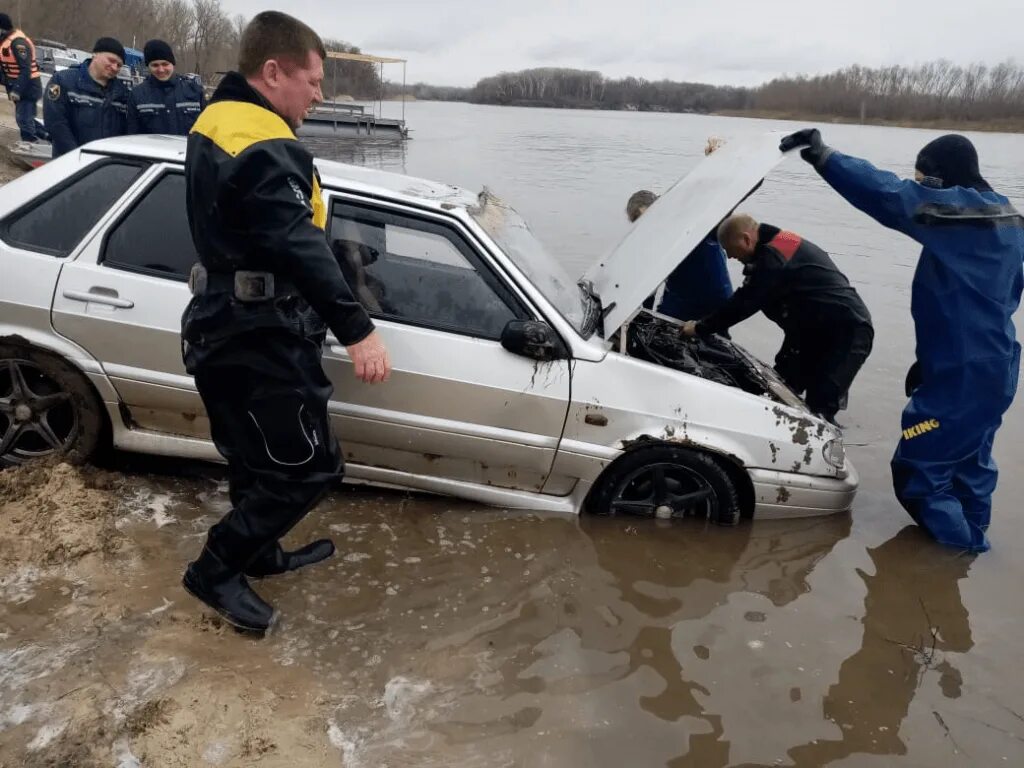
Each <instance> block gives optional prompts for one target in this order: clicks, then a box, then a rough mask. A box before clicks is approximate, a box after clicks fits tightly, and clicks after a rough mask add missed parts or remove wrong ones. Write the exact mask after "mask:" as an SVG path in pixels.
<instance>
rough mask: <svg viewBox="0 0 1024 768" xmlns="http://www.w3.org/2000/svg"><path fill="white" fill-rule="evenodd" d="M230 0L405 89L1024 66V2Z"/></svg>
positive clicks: (737, 80) (234, 9)
mask: <svg viewBox="0 0 1024 768" xmlns="http://www.w3.org/2000/svg"><path fill="white" fill-rule="evenodd" d="M222 2H223V6H224V8H225V9H226V10H228V11H229V12H230V13H232V14H236V13H241V14H243V15H245V16H246V17H252V16H253V15H255V14H256V13H258V12H259V11H261V10H267V9H276V10H283V11H286V12H288V13H291V14H292V15H295V16H298V17H299V18H301V19H302V20H303V21H305V22H307V23H308V24H310V25H311V26H313V27H314V29H316V30H317V31H318V32H319V33H320V34H321V35H322V36H324V37H333V38H340V39H343V40H346V41H348V42H351V43H353V44H355V45H358V46H360V47H361V48H362V49H363V51H365V52H367V53H375V54H380V55H391V56H398V57H402V58H407V59H409V82H420V81H422V82H429V83H433V84H436V85H472V84H474V83H475V82H476V81H477V80H478V79H479V78H481V77H485V76H487V75H492V74H496V73H498V72H500V71H502V70H509V71H511V70H517V69H525V68H527V67H536V66H559V67H578V68H582V69H597V70H600V71H601V72H603V73H604V74H605V75H607V76H609V77H622V76H625V75H636V76H638V77H645V78H648V79H652V80H655V79H661V78H668V79H671V80H691V81H700V82H709V83H716V84H732V85H756V84H758V83H761V82H763V81H765V80H767V79H770V78H771V77H773V76H775V75H779V74H786V73H788V74H796V73H818V72H826V71H830V70H833V69H836V68H838V67H842V66H846V65H848V64H853V63H859V64H864V65H868V66H880V65H885V64H914V63H916V62H923V61H928V60H931V59H937V58H942V57H944V58H948V59H951V60H953V61H955V62H957V63H968V62H971V61H984V62H986V63H996V62H998V61H1002V60H1005V59H1007V58H1013V57H1015V56H1017V57H1020V58H1022V59H1024V0H1014V1H1012V2H1011V1H1010V0H974V1H973V2H970V1H965V0H958V1H957V2H952V1H951V0H930V1H929V2H923V1H922V0H845V1H843V2H836V1H835V0H818V2H813V1H812V0H801V1H800V2H779V0H706V1H705V2H693V0H674V1H673V0H662V1H660V2H659V1H657V0H518V1H517V2H504V1H503V0H492V1H491V2H488V1H487V0H365V2H358V1H354V0H334V1H325V0H288V2H287V3H282V2H277V3H274V2H267V1H266V0H222ZM384 74H385V77H387V78H388V79H400V78H401V71H400V69H397V68H395V67H392V68H390V71H389V68H387V67H385V71H384Z"/></svg>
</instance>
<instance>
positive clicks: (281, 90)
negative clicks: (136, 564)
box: [182, 11, 390, 632]
mask: <svg viewBox="0 0 1024 768" xmlns="http://www.w3.org/2000/svg"><path fill="white" fill-rule="evenodd" d="M325 57H326V52H325V50H324V46H323V43H322V42H321V40H320V38H319V37H318V36H317V34H316V33H315V32H314V31H313V30H312V29H310V28H309V27H308V26H306V25H305V24H303V23H302V22H300V21H299V20H297V19H294V18H292V17H291V16H288V15H286V14H283V13H278V12H275V11H266V12H263V13H260V14H257V15H256V16H255V17H254V18H253V19H252V21H251V22H249V25H248V26H247V27H246V29H245V31H244V32H243V34H242V39H241V44H240V53H239V66H238V69H239V71H238V72H230V73H228V74H227V75H226V76H225V77H224V79H223V80H222V81H221V83H220V85H219V86H218V88H217V90H216V92H215V93H214V95H213V97H212V99H211V103H210V105H209V106H208V107H207V108H206V109H205V110H204V111H203V113H202V115H200V117H199V120H198V121H197V122H196V124H195V127H194V128H193V129H192V133H191V134H190V135H189V139H188V149H187V153H186V158H185V174H186V197H187V205H188V215H189V224H190V227H191V230H192V239H193V241H194V243H195V246H196V250H197V252H198V254H199V261H200V264H198V265H197V266H196V268H194V269H193V275H192V280H191V286H192V291H193V294H194V295H193V298H192V300H191V302H190V303H189V305H188V307H187V308H186V310H185V313H184V315H183V317H182V341H183V345H182V346H183V356H184V361H185V367H186V368H187V370H188V372H189V373H191V374H192V375H193V376H194V377H195V383H196V387H197V389H198V390H199V394H200V395H201V396H202V399H203V403H204V405H205V406H206V411H207V413H208V414H209V418H210V430H211V433H212V437H213V441H214V444H215V445H216V446H217V449H218V450H219V451H220V452H221V454H222V455H223V456H224V458H225V459H226V460H227V462H228V469H229V482H230V492H231V502H232V509H231V511H230V512H229V513H228V514H227V515H225V516H224V518H223V519H222V520H220V522H218V523H217V524H216V525H214V526H213V528H211V529H210V532H209V535H208V537H207V540H206V545H205V547H204V548H203V551H202V553H201V554H200V555H199V557H198V558H197V559H196V560H195V561H194V562H192V563H190V564H189V566H188V568H187V570H186V572H185V575H184V577H183V584H184V586H185V588H186V589H187V590H188V591H189V592H191V593H192V594H193V595H194V596H195V597H197V598H199V599H200V600H201V601H203V602H204V603H206V605H208V606H209V607H211V608H213V609H214V610H215V611H217V612H218V613H219V614H220V615H221V616H223V617H224V618H225V619H226V620H227V621H229V622H231V623H232V624H234V625H235V626H237V627H240V628H242V629H246V630H252V631H257V632H259V631H264V630H266V629H267V627H268V626H269V625H270V623H271V621H272V619H273V615H274V611H273V608H271V606H270V605H268V604H267V603H266V602H264V601H263V600H262V599H261V598H260V596H259V595H257V594H256V592H255V591H253V589H252V588H251V587H250V586H249V583H248V580H247V577H258V576H268V575H272V574H278V573H284V572H285V571H290V570H294V569H296V568H300V567H302V566H305V565H309V564H311V563H315V562H318V561H320V560H323V559H324V558H327V557H330V556H331V555H332V554H333V553H334V544H333V543H332V542H331V541H330V540H326V539H324V540H320V541H315V542H313V543H311V544H309V545H307V546H305V547H302V548H301V549H299V550H296V551H293V552H286V551H285V550H284V549H283V548H282V547H281V544H280V543H279V542H280V539H281V537H282V536H284V535H285V534H286V533H287V532H288V531H289V530H290V529H291V528H292V526H294V525H295V524H296V523H298V522H299V520H301V519H302V518H303V517H304V516H305V515H306V513H307V512H309V510H310V509H312V507H313V506H314V505H315V504H316V503H317V501H318V500H319V499H320V497H321V495H322V494H323V493H324V492H325V491H326V490H327V489H328V488H329V487H330V486H331V485H332V484H333V483H335V482H337V480H338V479H339V478H340V477H341V474H342V459H341V453H340V451H339V450H338V444H337V441H336V439H335V437H334V434H333V431H332V429H331V423H330V419H329V416H328V411H327V407H328V401H329V400H330V396H331V392H332V386H331V383H330V381H329V380H328V379H327V377H326V376H325V375H324V371H323V368H322V366H321V345H322V343H323V341H324V339H325V336H326V330H327V328H330V330H331V331H332V332H333V333H334V335H335V336H336V337H337V339H338V341H339V342H340V343H341V344H343V345H345V346H346V347H347V348H348V352H349V355H350V357H351V359H352V362H353V365H354V369H355V375H356V377H357V378H358V379H361V380H362V381H364V382H367V383H377V382H382V381H384V380H386V379H387V378H388V375H389V373H390V363H389V361H388V354H387V350H386V349H385V347H384V345H383V343H382V342H381V341H380V339H379V337H378V335H377V333H376V332H375V330H374V326H373V323H372V322H371V321H370V318H369V316H368V315H367V314H366V312H365V310H364V309H363V308H362V306H361V305H360V304H359V303H358V302H357V301H356V300H355V298H353V295H352V291H351V290H350V289H349V286H348V284H347V283H346V282H345V279H344V278H343V276H342V273H341V269H340V267H339V266H338V262H337V261H336V260H335V258H334V255H333V254H332V253H331V250H330V247H329V246H328V243H327V238H326V235H325V233H324V227H325V225H326V222H327V211H326V208H325V205H324V202H323V198H322V196H321V191H320V183H319V178H318V176H317V174H316V171H315V169H314V166H313V156H312V155H311V154H310V153H309V152H308V151H307V150H306V149H305V148H304V147H303V146H302V145H301V144H300V143H299V142H298V140H297V139H296V138H295V130H296V129H297V128H298V127H299V125H301V124H302V121H303V119H304V118H305V116H306V114H307V111H308V110H309V109H310V108H312V107H313V105H314V104H316V103H319V102H320V101H322V100H323V94H322V92H321V82H322V80H323V76H324V69H323V60H324V58H325ZM325 324H326V327H325Z"/></svg>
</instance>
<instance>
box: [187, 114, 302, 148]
mask: <svg viewBox="0 0 1024 768" xmlns="http://www.w3.org/2000/svg"><path fill="white" fill-rule="evenodd" d="M192 133H198V134H201V135H203V136H205V137H206V138H208V139H210V141H212V142H213V143H214V144H216V145H217V146H218V147H220V148H221V149H222V150H224V151H225V152H227V153H228V154H229V155H231V156H232V157H237V156H238V155H239V154H241V153H242V152H244V151H245V150H246V149H248V148H249V147H251V146H252V145H253V144H258V143H259V142H261V141H272V140H274V139H289V140H291V141H295V140H296V139H295V133H294V132H293V131H292V129H291V128H290V127H289V126H288V123H286V122H285V121H284V120H283V119H282V118H281V117H280V116H278V115H276V114H274V113H273V112H271V111H270V110H268V109H264V108H263V107H260V106H257V105H255V104H248V103H245V102H240V101H218V102H217V103H215V104H211V105H210V106H209V107H207V108H206V109H205V110H204V111H203V112H202V114H200V116H199V119H198V120H197V121H196V124H195V126H193V128H192Z"/></svg>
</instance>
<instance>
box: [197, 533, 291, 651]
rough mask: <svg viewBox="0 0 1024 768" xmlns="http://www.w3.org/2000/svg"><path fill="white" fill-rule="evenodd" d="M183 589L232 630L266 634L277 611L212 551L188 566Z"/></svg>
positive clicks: (208, 551)
mask: <svg viewBox="0 0 1024 768" xmlns="http://www.w3.org/2000/svg"><path fill="white" fill-rule="evenodd" d="M181 583H182V586H184V587H185V589H186V590H187V591H188V592H189V593H190V594H191V595H192V596H193V597H195V598H196V599H198V600H200V601H201V602H203V603H205V604H206V605H207V606H209V607H210V608H212V609H213V610H214V611H216V612H217V613H218V614H220V616H222V617H223V618H224V620H225V621H227V622H228V623H229V624H231V625H232V626H235V627H237V628H238V629H244V630H246V631H247V632H266V631H267V629H269V628H270V625H271V624H272V623H273V622H274V608H273V606H271V605H270V604H269V603H267V602H265V601H264V600H263V598H261V597H260V596H259V595H257V594H256V593H255V592H254V591H253V590H252V587H250V586H249V582H247V581H246V580H245V576H243V575H242V574H241V573H239V572H238V571H236V570H234V569H232V568H230V567H229V566H228V565H226V564H225V563H224V561H223V560H221V559H220V558H219V557H217V555H215V554H214V553H213V552H211V551H210V548H209V547H203V552H202V554H201V555H199V557H198V558H197V559H196V560H194V561H193V562H191V563H189V564H188V568H186V569H185V575H184V576H183V577H182V579H181Z"/></svg>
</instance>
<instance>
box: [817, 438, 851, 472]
mask: <svg viewBox="0 0 1024 768" xmlns="http://www.w3.org/2000/svg"><path fill="white" fill-rule="evenodd" d="M822 453H823V454H824V456H825V461H827V462H828V463H829V465H830V466H833V467H835V468H836V469H842V468H843V465H845V464H846V448H845V447H843V441H842V440H829V441H828V442H827V443H825V447H824V448H823V449H822Z"/></svg>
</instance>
